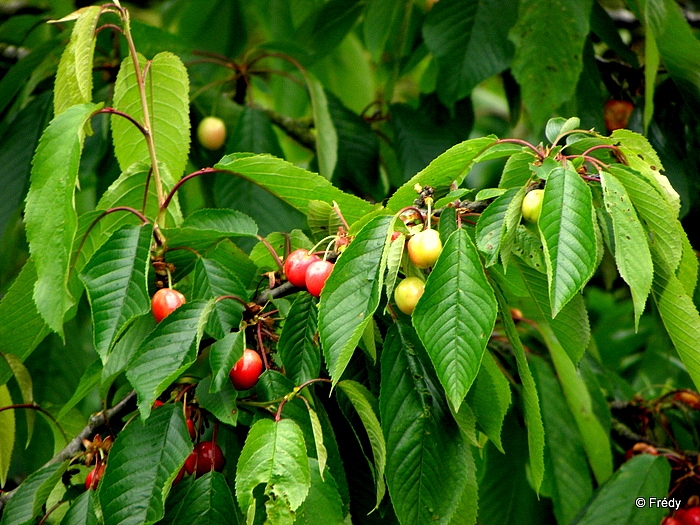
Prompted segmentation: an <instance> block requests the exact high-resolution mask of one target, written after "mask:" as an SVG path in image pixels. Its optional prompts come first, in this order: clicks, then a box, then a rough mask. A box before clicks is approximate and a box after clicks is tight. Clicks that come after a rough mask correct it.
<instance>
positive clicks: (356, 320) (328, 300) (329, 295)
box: [318, 215, 395, 383]
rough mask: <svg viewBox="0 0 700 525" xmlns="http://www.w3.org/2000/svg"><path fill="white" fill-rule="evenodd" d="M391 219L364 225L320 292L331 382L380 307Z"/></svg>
mask: <svg viewBox="0 0 700 525" xmlns="http://www.w3.org/2000/svg"><path fill="white" fill-rule="evenodd" d="M394 220H395V218H394V217H390V216H386V215H384V216H380V217H375V218H374V219H372V220H371V221H370V222H369V223H367V225H366V226H365V227H364V228H363V229H362V230H361V231H360V232H359V233H358V234H357V236H356V237H355V239H354V240H353V241H352V242H351V243H350V245H349V246H348V247H347V249H346V250H345V251H344V252H343V253H342V254H341V255H340V257H339V258H338V260H337V261H336V263H335V266H334V268H333V271H332V272H331V274H330V276H329V277H328V281H326V284H325V286H324V288H323V292H322V293H321V303H320V305H319V313H318V329H319V335H320V338H321V346H322V348H323V353H324V356H325V358H326V363H327V366H328V371H329V373H330V376H331V379H333V382H334V383H337V382H338V381H339V380H340V377H341V376H342V374H343V371H344V370H345V367H346V366H347V364H348V363H349V362H350V358H351V357H352V354H353V352H354V351H355V347H356V346H357V343H358V341H359V340H360V338H361V337H362V333H363V331H364V329H365V326H366V325H367V323H369V322H370V321H371V319H372V315H373V314H374V312H375V311H376V309H377V307H378V306H379V299H380V293H381V289H382V284H383V280H384V267H385V264H386V257H387V252H388V249H389V244H390V236H391V230H392V229H393V223H394Z"/></svg>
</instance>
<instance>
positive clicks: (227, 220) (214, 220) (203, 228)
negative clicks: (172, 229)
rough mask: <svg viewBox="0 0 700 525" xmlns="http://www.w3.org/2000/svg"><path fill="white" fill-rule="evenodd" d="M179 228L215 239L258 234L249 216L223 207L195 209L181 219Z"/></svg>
mask: <svg viewBox="0 0 700 525" xmlns="http://www.w3.org/2000/svg"><path fill="white" fill-rule="evenodd" d="M180 230H181V231H188V230H193V232H196V233H197V234H198V235H210V236H216V239H217V240H220V239H224V238H227V237H256V236H257V235H258V225H257V224H255V221H254V220H253V219H252V218H251V217H249V216H248V215H246V214H245V213H241V212H239V211H236V210H228V209H225V208H215V209H202V210H197V211H195V212H194V213H192V214H191V215H189V216H188V217H187V218H186V219H185V220H184V221H183V223H182V225H181V226H180Z"/></svg>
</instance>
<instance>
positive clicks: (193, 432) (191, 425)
mask: <svg viewBox="0 0 700 525" xmlns="http://www.w3.org/2000/svg"><path fill="white" fill-rule="evenodd" d="M185 423H187V430H189V432H190V438H192V441H194V439H195V438H196V437H197V431H196V430H195V428H194V421H192V420H191V419H189V418H188V419H187V421H185Z"/></svg>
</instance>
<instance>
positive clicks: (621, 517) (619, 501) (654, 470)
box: [572, 454, 671, 525]
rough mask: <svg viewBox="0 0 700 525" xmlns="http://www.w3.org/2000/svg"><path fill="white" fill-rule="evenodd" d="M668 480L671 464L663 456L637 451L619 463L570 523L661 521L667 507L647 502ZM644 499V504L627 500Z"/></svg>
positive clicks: (595, 524)
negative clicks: (642, 505)
mask: <svg viewBox="0 0 700 525" xmlns="http://www.w3.org/2000/svg"><path fill="white" fill-rule="evenodd" d="M670 480H671V467H670V465H669V464H668V460H667V459H666V458H664V457H663V456H652V455H650V454H640V455H638V456H635V457H633V458H632V459H630V460H629V461H627V462H625V463H623V464H622V466H621V467H620V469H619V470H618V471H617V472H615V475H614V476H612V477H611V478H610V479H609V480H608V481H607V483H605V484H604V485H602V486H601V487H599V488H598V490H597V491H596V492H595V494H594V495H593V499H592V500H591V501H590V503H589V504H588V506H586V508H585V509H584V511H583V512H582V513H581V514H579V515H578V517H577V519H575V520H574V521H573V522H572V525H598V524H600V523H620V524H624V525H637V524H639V523H650V524H651V523H660V522H661V520H662V518H663V517H664V516H665V515H666V514H668V509H665V508H663V507H661V506H660V505H659V506H654V507H652V506H651V505H650V504H649V501H650V499H652V498H662V497H663V496H659V495H658V494H665V493H666V492H667V491H668V485H669V483H670ZM638 498H641V499H642V500H644V503H645V505H644V507H638V506H637V505H633V504H631V503H630V502H634V501H637V500H638Z"/></svg>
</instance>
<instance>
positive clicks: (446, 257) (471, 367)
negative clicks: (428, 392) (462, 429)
mask: <svg viewBox="0 0 700 525" xmlns="http://www.w3.org/2000/svg"><path fill="white" fill-rule="evenodd" d="M497 312H498V309H497V305H496V298H495V297H494V295H493V290H492V288H491V285H490V284H489V283H488V281H487V280H486V276H485V275H484V269H483V267H482V266H481V260H480V259H479V254H478V253H477V251H476V246H474V243H473V242H472V240H471V239H470V238H469V235H468V234H467V232H466V231H465V230H462V229H460V230H457V231H456V232H455V233H453V234H452V235H450V237H449V238H448V239H447V241H446V242H445V245H444V247H443V249H442V253H441V254H440V257H439V258H438V260H437V262H436V263H435V267H434V268H433V270H432V272H431V273H430V275H429V276H428V280H427V281H426V283H425V292H423V295H422V296H421V298H420V299H419V301H418V304H417V305H416V309H415V311H414V312H413V326H415V327H416V332H417V333H418V336H419V337H420V339H421V341H422V342H423V344H424V345H425V348H426V350H427V352H428V355H429V356H430V359H431V360H432V362H433V365H434V366H435V370H436V371H437V374H438V377H439V378H440V383H441V384H442V386H443V388H444V389H445V391H446V392H447V398H448V399H449V400H450V403H451V404H452V407H453V408H454V409H455V411H457V410H459V406H460V405H461V404H462V400H463V399H464V396H465V395H466V394H467V391H468V390H469V387H470V386H471V385H472V382H473V381H474V379H475V378H476V375H477V373H478V371H479V366H480V365H481V358H482V356H483V354H484V350H485V348H486V343H488V340H489V338H490V337H491V331H492V330H493V327H494V324H495V322H496V314H497Z"/></svg>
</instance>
